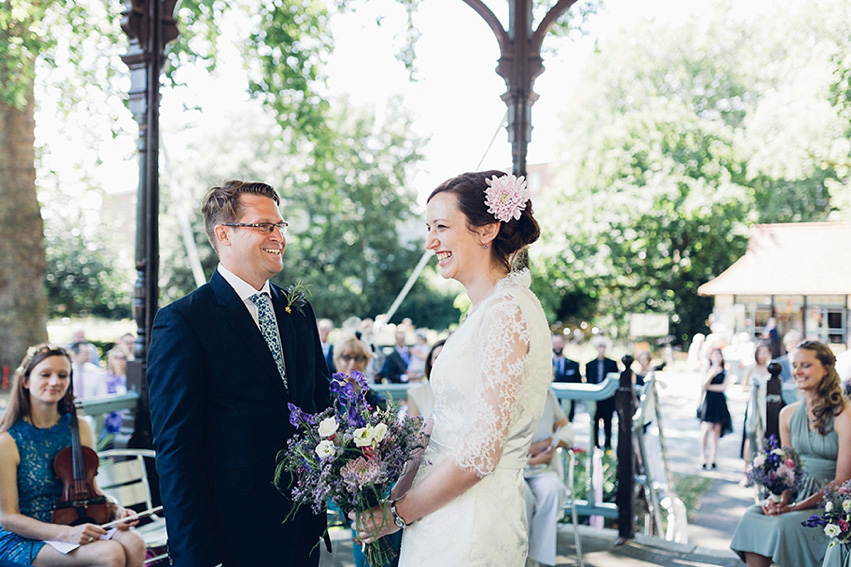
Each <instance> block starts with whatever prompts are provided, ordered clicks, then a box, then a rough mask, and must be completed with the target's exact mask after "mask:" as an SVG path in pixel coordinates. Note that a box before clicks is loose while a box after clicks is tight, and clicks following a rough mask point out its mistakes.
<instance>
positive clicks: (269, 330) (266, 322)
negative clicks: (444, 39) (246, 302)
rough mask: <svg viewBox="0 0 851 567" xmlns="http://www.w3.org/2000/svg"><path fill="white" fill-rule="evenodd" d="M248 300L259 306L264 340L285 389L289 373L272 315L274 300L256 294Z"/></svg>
mask: <svg viewBox="0 0 851 567" xmlns="http://www.w3.org/2000/svg"><path fill="white" fill-rule="evenodd" d="M248 299H250V300H251V301H253V302H254V305H256V306H257V318H258V319H259V321H260V332H261V333H263V338H264V339H266V344H267V345H269V350H270V351H271V352H272V358H274V359H275V364H277V365H278V371H279V372H280V373H281V379H282V380H283V381H284V387H287V371H286V369H285V368H284V357H283V352H282V351H281V339H280V337H278V328H277V326H276V325H275V316H274V315H273V314H272V300H271V299H270V298H269V295H268V294H266V293H255V294H254V295H252V296H251V297H249V298H248Z"/></svg>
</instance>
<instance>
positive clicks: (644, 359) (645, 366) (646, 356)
mask: <svg viewBox="0 0 851 567" xmlns="http://www.w3.org/2000/svg"><path fill="white" fill-rule="evenodd" d="M652 360H653V359H652V358H651V356H650V351H649V350H646V349H645V350H642V351H640V352H639V353H638V356H636V357H635V362H636V363H638V370H635V371H633V373H632V375H633V377H634V378H635V381H634V385H636V386H644V379H645V378H646V377H647V375H648V374H649V373H650V362H652Z"/></svg>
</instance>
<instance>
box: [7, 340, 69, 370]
mask: <svg viewBox="0 0 851 567" xmlns="http://www.w3.org/2000/svg"><path fill="white" fill-rule="evenodd" d="M39 354H49V355H54V354H55V355H61V356H64V357H66V358H68V359H69V360H70V356H68V351H66V350H65V349H64V348H62V347H61V346H58V345H54V344H50V343H43V344H40V345H36V346H31V347H29V348H28V349H27V353H26V355H24V360H23V361H21V365H20V366H19V367H18V371H19V372H21V373H22V374H26V373H27V372H29V371H30V370H32V367H33V366H34V365H33V361H34V360H35V358H36V356H37V355H39ZM45 358H46V357H45Z"/></svg>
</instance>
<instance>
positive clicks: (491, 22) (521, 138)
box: [463, 0, 576, 176]
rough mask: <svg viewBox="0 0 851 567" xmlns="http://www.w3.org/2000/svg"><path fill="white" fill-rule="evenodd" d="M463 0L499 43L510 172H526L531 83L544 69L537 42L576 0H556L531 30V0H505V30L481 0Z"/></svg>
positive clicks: (531, 94) (535, 98) (541, 39)
mask: <svg viewBox="0 0 851 567" xmlns="http://www.w3.org/2000/svg"><path fill="white" fill-rule="evenodd" d="M463 1H464V2H465V3H466V4H467V5H468V6H470V7H471V8H472V9H473V10H475V11H476V13H478V14H479V15H480V16H481V17H482V19H484V20H485V22H486V23H487V24H488V26H490V28H491V31H493V34H494V36H496V41H497V43H498V44H499V52H500V58H499V63H498V64H497V67H496V72H497V74H498V75H499V76H500V77H502V78H503V79H504V80H505V86H506V88H507V90H506V92H505V94H503V95H502V97H501V98H502V100H503V101H504V102H505V104H506V106H508V125H507V126H506V128H507V130H508V141H509V143H510V144H511V161H512V172H513V173H514V175H517V176H520V175H526V153H527V150H528V146H529V142H530V141H531V138H532V105H533V104H534V103H535V101H536V100H538V95H537V94H536V93H535V92H534V91H533V90H532V86H533V85H534V84H535V79H537V78H538V76H539V75H540V74H541V73H543V72H544V64H543V59H542V58H541V45H542V44H543V41H544V37H545V36H546V35H547V33H548V32H549V31H550V28H552V26H553V24H555V22H556V21H557V20H558V19H559V17H561V15H562V14H564V13H565V12H566V11H567V10H568V8H570V7H571V6H572V5H573V4H575V3H576V0H559V1H558V2H557V3H556V5H555V6H553V7H552V8H550V10H549V11H548V12H547V14H546V16H544V19H543V20H541V23H540V24H539V25H538V28H537V29H535V30H534V31H533V29H532V2H533V0H508V2H509V20H510V21H509V27H508V31H506V30H505V28H503V27H502V24H501V23H500V21H499V19H498V18H497V17H496V15H494V13H493V12H492V11H491V9H490V8H488V7H487V6H486V5H485V3H484V2H483V0H463Z"/></svg>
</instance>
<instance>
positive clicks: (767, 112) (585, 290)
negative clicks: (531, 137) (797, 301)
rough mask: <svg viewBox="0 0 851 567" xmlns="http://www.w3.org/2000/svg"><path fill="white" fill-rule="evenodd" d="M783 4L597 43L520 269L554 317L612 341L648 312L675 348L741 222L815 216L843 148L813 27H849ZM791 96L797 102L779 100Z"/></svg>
mask: <svg viewBox="0 0 851 567" xmlns="http://www.w3.org/2000/svg"><path fill="white" fill-rule="evenodd" d="M793 4H794V5H793V6H792V7H789V8H788V9H786V10H778V11H777V12H776V13H775V15H774V16H773V17H772V18H765V19H754V20H745V19H741V18H738V17H737V15H736V13H735V11H728V10H719V11H718V12H717V13H716V14H715V16H714V17H711V18H704V19H702V20H701V21H692V22H687V23H685V24H683V25H682V26H679V27H677V28H675V29H671V28H670V27H669V26H666V27H663V26H660V25H658V24H656V25H654V24H652V23H645V24H643V25H640V26H638V27H637V28H636V29H634V30H631V31H630V32H629V33H628V34H622V35H620V36H618V37H617V38H616V39H614V40H612V41H610V42H607V43H603V44H601V45H599V46H598V50H597V52H596V53H595V54H594V56H593V57H592V59H591V61H590V62H589V64H588V70H589V71H588V74H587V76H586V78H585V81H584V82H583V88H582V89H581V92H580V95H579V97H578V99H577V101H576V104H575V105H573V106H572V107H571V108H570V110H569V111H568V112H567V114H566V117H565V124H566V125H567V132H568V143H567V147H568V148H569V150H567V151H566V152H565V154H564V157H563V160H564V163H563V171H562V175H561V177H560V179H561V181H562V183H561V185H562V187H564V190H563V192H562V193H561V194H560V195H557V196H555V197H551V199H552V200H553V201H555V203H554V204H553V203H552V202H551V203H545V206H544V207H543V209H544V210H545V211H546V212H547V213H548V214H545V217H546V221H545V222H544V223H543V225H544V227H545V230H546V231H547V232H548V233H545V241H546V242H547V244H545V245H542V246H541V249H540V250H539V251H538V256H539V258H538V259H537V261H536V262H535V263H534V264H533V266H534V267H535V269H536V270H537V271H538V272H539V273H540V274H541V275H542V276H543V277H542V278H541V279H542V280H545V281H549V282H550V286H547V287H546V288H545V289H540V290H538V291H539V292H540V294H541V295H542V296H543V299H544V303H545V305H546V307H547V308H548V309H549V310H550V312H551V313H553V314H554V315H555V316H556V318H558V319H561V320H563V321H565V322H574V323H578V322H579V321H581V320H591V321H594V322H597V323H598V325H600V326H602V327H603V328H605V329H607V330H609V329H612V328H615V329H620V331H621V332H622V331H623V330H624V328H625V325H626V323H627V320H628V318H627V315H628V314H629V313H631V312H639V313H641V312H661V313H665V314H667V315H669V317H670V320H671V322H672V324H673V334H674V336H675V339H676V340H677V341H682V340H686V339H687V338H688V337H689V336H691V334H693V333H694V332H697V331H705V330H706V329H705V325H706V320H707V317H708V315H709V313H710V312H711V308H712V300H711V298H705V297H699V296H698V295H697V287H698V286H699V285H701V284H703V283H705V282H707V281H709V280H710V279H712V278H713V277H715V276H717V275H718V274H719V273H720V272H721V271H723V270H724V269H726V268H727V267H729V266H730V265H731V264H732V263H733V262H734V261H735V260H736V259H737V258H738V257H740V256H741V255H742V254H743V253H744V250H745V247H746V244H747V226H748V225H749V224H751V223H754V222H793V221H811V220H824V219H827V218H828V216H829V214H830V213H831V210H832V205H831V203H832V195H831V188H833V191H834V192H836V191H838V188H839V187H841V182H842V181H843V180H842V179H841V176H842V172H839V171H837V170H836V168H834V167H832V166H830V165H826V163H827V159H826V158H827V156H829V155H834V154H836V153H840V154H841V152H842V151H843V150H844V151H847V148H848V139H847V136H846V137H845V138H844V139H843V138H842V134H841V133H842V132H843V130H842V128H840V126H841V119H840V118H839V117H838V115H837V113H836V112H835V111H833V112H831V111H830V110H829V109H830V108H832V107H831V105H830V103H829V102H828V96H829V85H830V80H829V77H830V72H829V67H828V66H826V65H825V64H826V63H827V62H829V53H830V52H831V49H830V46H828V47H825V46H824V45H823V44H822V43H820V42H819V41H818V40H817V38H818V37H824V36H823V35H822V36H819V35H818V34H816V33H815V31H816V30H819V29H822V28H824V27H826V26H836V29H848V27H847V26H848V22H847V21H846V22H844V23H841V22H837V21H833V22H829V23H828V22H824V21H823V18H816V17H815V15H816V13H817V12H818V10H817V9H816V8H814V7H810V6H806V5H805V3H803V2H798V3H793ZM820 4H830V3H829V2H826V3H820ZM835 4H836V5H837V6H838V5H839V4H840V2H838V1H837V2H835ZM823 7H824V6H822V8H823ZM803 16H807V17H803ZM846 19H847V18H846ZM802 22H803V23H805V24H806V25H807V26H809V27H804V28H803V29H801V25H802ZM843 25H844V26H845V27H844V28H842V26H843ZM779 29H782V30H784V33H779V32H778V30H779ZM786 32H788V34H787V33H786ZM831 37H838V36H836V35H834V36H831ZM779 38H782V41H781V39H779ZM795 39H800V40H801V41H795ZM805 40H806V41H805ZM845 41H846V44H847V42H848V39H847V34H846V38H845ZM828 43H830V41H828ZM831 45H832V44H831ZM781 46H782V49H781ZM806 48H809V51H806ZM846 49H847V45H846ZM814 54H816V55H818V56H819V57H815V56H814ZM778 57H779V59H778ZM805 69H808V70H809V72H808V73H806V74H805V75H804V77H802V78H799V77H801V72H802V71H803V70H805ZM804 83H806V84H804ZM805 87H808V88H805ZM790 92H795V93H797V95H798V96H799V97H801V98H799V99H797V100H789V97H788V96H786V97H784V96H780V95H779V94H778V93H786V94H787V95H788V93H790ZM792 110H794V112H790V111H792ZM790 118H791V119H790ZM814 121H816V122H817V123H818V124H819V125H820V126H822V127H823V128H824V129H826V131H827V132H830V135H837V138H834V139H829V140H824V138H823V133H824V132H825V130H824V129H819V131H812V129H808V128H807V127H806V126H807V125H808V124H809V125H811V124H812V123H813V122H814ZM766 148H771V152H772V153H768V152H767V151H766ZM846 175H847V173H846Z"/></svg>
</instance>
